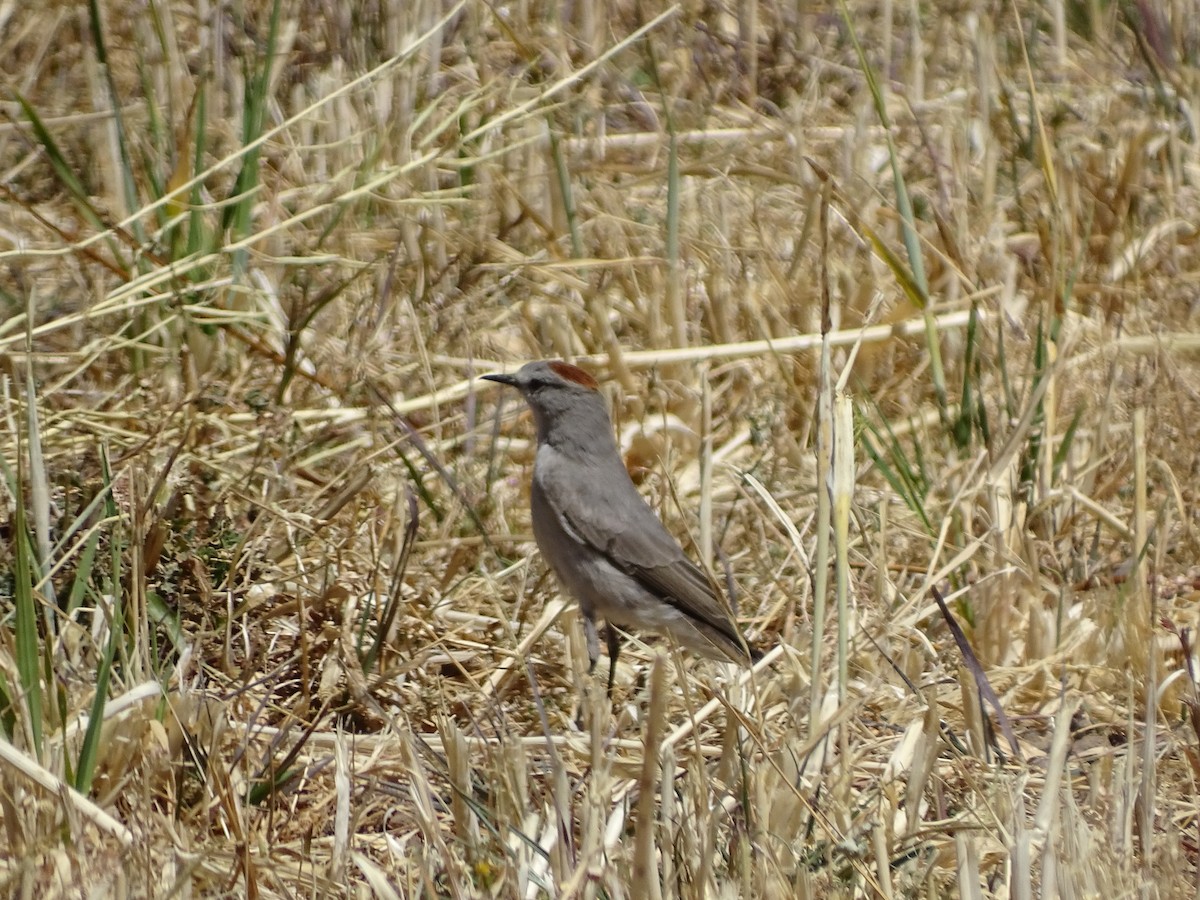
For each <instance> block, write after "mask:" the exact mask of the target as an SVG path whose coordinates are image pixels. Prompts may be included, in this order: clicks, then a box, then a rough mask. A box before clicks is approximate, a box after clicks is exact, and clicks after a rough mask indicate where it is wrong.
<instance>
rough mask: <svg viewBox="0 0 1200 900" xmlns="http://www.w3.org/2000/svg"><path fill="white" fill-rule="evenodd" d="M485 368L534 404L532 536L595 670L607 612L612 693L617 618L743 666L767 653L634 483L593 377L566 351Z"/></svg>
mask: <svg viewBox="0 0 1200 900" xmlns="http://www.w3.org/2000/svg"><path fill="white" fill-rule="evenodd" d="M482 378H484V379H485V380H487V381H494V382H498V383H499V384H503V385H507V386H509V387H513V388H516V389H517V390H518V391H520V392H521V395H522V396H523V397H524V398H525V402H526V403H528V404H529V408H530V409H531V410H532V411H533V420H534V425H535V428H536V430H537V455H536V456H535V458H534V464H533V478H532V483H531V486H530V492H529V500H530V519H531V522H532V525H533V536H534V538H535V540H536V541H537V545H538V549H539V550H540V551H541V553H542V556H543V557H544V558H545V560H546V562H547V563H548V564H549V566H550V568H551V570H553V572H554V574H555V575H556V576H557V578H558V581H559V582H560V583H561V585H562V586H563V588H565V589H566V592H567V593H568V594H570V595H572V596H573V597H574V598H575V600H577V601H578V603H579V606H580V610H581V612H582V613H583V623H584V633H585V635H586V637H587V650H588V661H589V664H590V665H589V669H588V671H589V672H594V671H595V668H596V662H597V660H598V659H599V656H600V642H599V638H598V635H597V631H596V619H597V617H601V618H603V619H604V620H605V626H606V627H605V641H606V644H607V649H608V657H609V670H608V693H609V696H610V697H611V695H612V688H613V679H614V677H615V675H616V667H617V657H618V655H619V654H620V637H619V636H618V635H617V632H616V630H615V629H614V625H617V626H621V627H623V628H633V629H646V630H650V631H655V632H659V633H662V634H666V635H669V636H670V637H671V638H673V639H674V640H675V641H676V642H677V643H678V644H680V645H681V646H683V647H685V648H687V649H689V650H691V651H694V652H696V653H699V654H700V655H702V656H705V657H708V658H712V659H721V660H730V661H732V662H735V663H740V664H741V665H743V666H748V665H750V664H751V663H753V662H755V661H756V660H758V659H759V658H761V656H762V654H761V653H760V652H759V651H758V650H756V649H753V648H751V647H750V645H749V644H747V643H746V641H745V639H744V638H743V637H742V635H741V632H740V631H739V630H738V626H737V622H736V621H735V620H734V618H733V615H732V613H731V611H730V607H729V605H728V604H727V603H725V602H723V601H722V600H721V599H720V597H719V596H718V593H717V591H716V589H715V587H714V586H713V583H712V579H711V578H709V576H708V575H707V574H706V573H705V572H704V570H703V569H701V568H700V567H699V566H698V565H696V563H694V562H693V561H692V560H691V559H689V558H688V556H687V554H686V553H684V551H683V548H682V547H681V546H680V545H679V542H678V541H676V540H675V538H674V537H672V536H671V534H670V532H668V531H667V529H666V528H665V527H664V526H663V524H662V522H661V521H659V518H658V516H657V515H656V514H655V512H654V510H653V509H652V508H651V507H650V505H649V504H648V503H647V502H646V501H645V500H644V499H643V498H642V495H641V494H639V493H638V490H637V488H636V487H635V486H634V483H633V480H632V479H631V478H630V477H629V472H628V470H627V469H626V468H625V463H624V462H623V460H622V458H621V453H620V451H619V450H618V448H617V442H616V438H615V437H614V436H613V425H612V419H611V418H610V417H609V414H608V408H607V406H606V404H605V401H604V397H603V395H602V394H601V393H600V389H599V385H598V384H597V382H596V379H595V378H594V377H592V375H591V374H590V373H588V372H587V371H585V370H584V369H581V368H579V367H578V366H575V365H572V364H570V363H567V362H564V361H563V360H537V361H534V362H529V363H526V364H525V365H523V366H521V368H520V369H518V370H517V371H516V372H515V373H512V374H489V375H483V376H482Z"/></svg>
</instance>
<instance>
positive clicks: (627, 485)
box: [538, 457, 744, 647]
mask: <svg viewBox="0 0 1200 900" xmlns="http://www.w3.org/2000/svg"><path fill="white" fill-rule="evenodd" d="M546 462H550V465H549V467H546V466H545V463H546ZM538 464H539V467H542V468H543V469H547V468H548V469H549V470H553V469H556V468H558V467H557V466H556V465H555V463H554V462H551V461H550V460H544V459H542V458H540V457H539V460H538ZM572 468H573V470H574V474H575V476H576V477H572V478H567V477H558V476H561V475H564V474H565V472H562V471H561V470H560V471H558V472H555V471H549V470H546V471H543V472H541V473H539V474H540V475H541V477H540V478H539V481H540V482H541V487H542V491H543V493H544V495H545V498H546V501H547V503H548V505H549V506H550V508H551V509H552V510H553V511H554V513H555V515H557V516H558V518H559V521H560V523H561V524H562V525H563V527H564V528H565V529H566V530H568V531H570V532H574V533H575V534H576V535H578V536H579V537H580V538H581V539H583V540H584V541H586V542H587V543H588V544H589V545H590V546H591V547H592V548H593V549H595V550H596V551H597V552H599V553H602V554H604V556H605V557H606V558H607V559H608V560H609V562H611V563H612V564H613V565H614V566H616V567H617V568H618V569H620V570H621V571H623V572H625V573H626V574H628V575H630V576H631V577H633V578H636V579H637V580H638V582H639V583H640V584H641V585H642V586H643V587H645V588H646V590H648V591H650V592H651V593H653V594H656V595H657V596H659V597H662V598H663V599H664V600H665V601H666V602H668V603H670V604H671V605H673V606H675V607H676V608H677V609H679V610H680V612H683V613H685V614H687V615H689V616H691V617H692V618H694V619H696V620H698V621H699V622H701V623H703V624H704V625H707V626H708V627H709V628H711V629H713V630H714V631H715V632H717V633H719V634H721V635H722V636H724V637H726V638H728V639H729V640H730V641H731V642H732V643H733V645H734V646H735V647H742V646H744V645H743V642H742V639H741V637H740V635H739V634H738V631H737V627H736V626H735V625H734V624H733V622H732V620H731V618H730V614H729V610H728V609H727V607H726V606H725V604H723V603H722V602H721V600H720V599H719V598H718V596H717V592H716V590H715V589H714V588H713V584H712V580H711V579H710V578H709V577H708V576H707V575H706V574H705V573H704V571H703V570H702V569H701V568H700V567H699V566H697V565H696V564H695V563H693V562H692V561H691V560H690V559H688V558H687V556H685V555H684V553H683V550H682V548H681V547H680V546H679V543H678V542H677V541H676V540H675V538H673V537H672V536H671V534H670V532H668V531H667V529H666V528H664V527H663V524H662V522H660V521H659V519H658V516H657V515H655V513H654V510H652V509H651V508H650V506H649V504H648V503H646V501H645V500H644V499H643V498H642V495H641V494H639V493H638V491H637V488H636V487H634V485H633V482H632V481H631V480H630V479H629V474H628V472H626V471H625V467H624V466H623V465H621V464H620V463H619V462H615V463H614V465H613V466H611V467H608V466H606V467H603V468H600V467H597V468H596V470H595V471H593V472H590V473H588V475H590V476H591V477H578V476H579V470H578V468H575V467H572Z"/></svg>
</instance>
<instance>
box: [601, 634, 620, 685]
mask: <svg viewBox="0 0 1200 900" xmlns="http://www.w3.org/2000/svg"><path fill="white" fill-rule="evenodd" d="M604 641H605V643H606V644H608V699H609V700H611V699H612V687H613V679H614V678H616V675H617V657H618V656H620V655H621V636H620V635H619V634H617V629H615V628H614V627H613V624H612V622H606V623H605V624H604Z"/></svg>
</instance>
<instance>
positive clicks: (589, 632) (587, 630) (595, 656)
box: [583, 609, 600, 675]
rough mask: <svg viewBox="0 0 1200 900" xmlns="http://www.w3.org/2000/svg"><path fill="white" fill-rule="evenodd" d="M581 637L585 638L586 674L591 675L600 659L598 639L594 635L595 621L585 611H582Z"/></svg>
mask: <svg viewBox="0 0 1200 900" xmlns="http://www.w3.org/2000/svg"><path fill="white" fill-rule="evenodd" d="M583 635H584V637H586V638H587V651H588V674H589V675H591V674H592V673H593V672H595V671H596V662H597V660H599V659H600V638H599V637H597V635H596V620H595V618H593V616H592V614H591V613H590V612H588V611H587V610H586V609H585V610H584V611H583Z"/></svg>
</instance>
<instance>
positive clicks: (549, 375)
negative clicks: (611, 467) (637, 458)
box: [482, 359, 613, 449]
mask: <svg viewBox="0 0 1200 900" xmlns="http://www.w3.org/2000/svg"><path fill="white" fill-rule="evenodd" d="M482 377H483V378H484V379H485V380H486V381H495V382H498V383H499V384H506V385H508V386H509V387H515V388H516V389H517V390H519V391H520V392H521V395H522V396H523V397H524V398H525V401H526V402H527V403H528V404H529V408H530V409H532V410H533V418H534V421H535V422H536V423H537V432H538V441H539V442H544V443H550V444H554V445H557V446H562V447H564V449H565V447H567V446H575V445H581V446H593V447H594V446H596V445H597V444H605V445H607V444H609V443H611V442H612V440H613V436H612V422H611V420H610V419H609V418H608V410H607V409H606V407H605V405H604V398H603V397H602V396H601V394H600V386H599V385H598V384H597V383H596V379H595V378H593V377H592V376H591V375H590V374H588V373H587V372H585V371H584V370H583V369H581V368H579V367H578V366H573V365H571V364H570V363H567V362H563V361H562V360H561V359H551V360H538V361H536V362H530V363H526V364H525V365H523V366H521V368H519V369H517V371H516V372H514V373H512V374H511V375H509V374H503V375H501V374H497V375H484V376H482Z"/></svg>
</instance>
